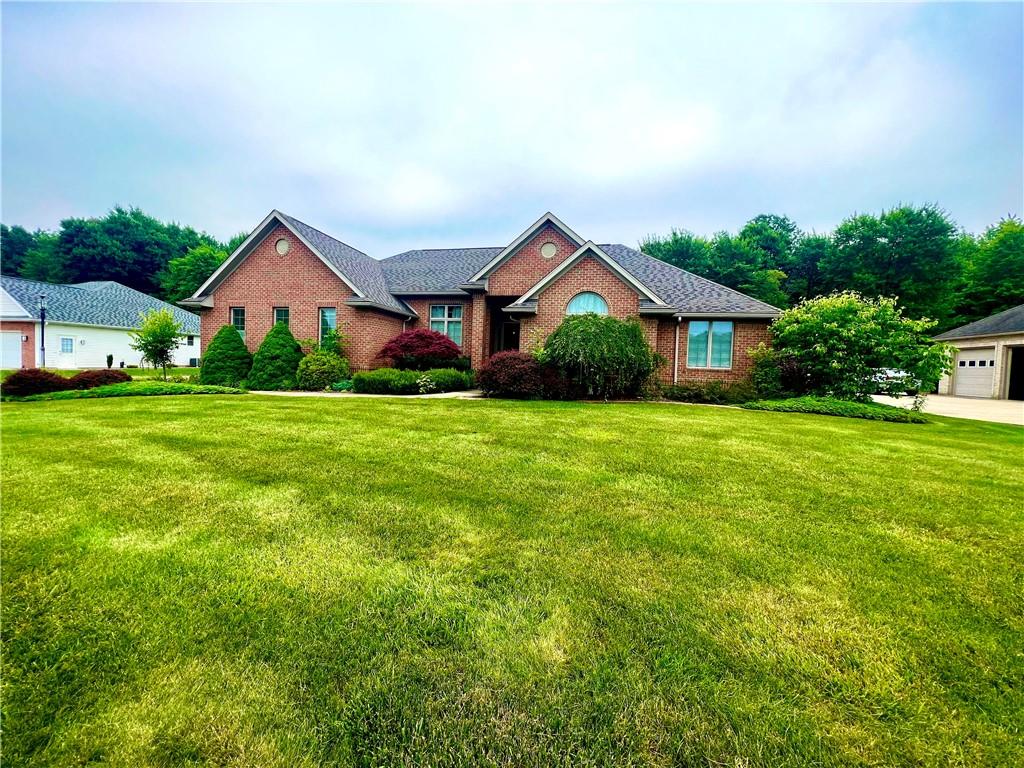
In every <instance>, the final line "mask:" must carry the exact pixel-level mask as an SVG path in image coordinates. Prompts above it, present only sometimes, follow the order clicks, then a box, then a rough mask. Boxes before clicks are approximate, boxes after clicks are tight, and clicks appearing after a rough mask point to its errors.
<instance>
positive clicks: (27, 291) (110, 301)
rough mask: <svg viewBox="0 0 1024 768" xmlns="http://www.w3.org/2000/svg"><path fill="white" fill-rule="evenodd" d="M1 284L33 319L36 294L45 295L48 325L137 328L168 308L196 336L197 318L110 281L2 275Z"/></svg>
mask: <svg viewBox="0 0 1024 768" xmlns="http://www.w3.org/2000/svg"><path fill="white" fill-rule="evenodd" d="M0 284H2V285H3V288H4V290H5V291H7V292H8V293H9V294H10V295H11V296H12V297H13V298H14V300H15V301H17V302H18V303H19V304H21V306H22V307H24V308H25V311H26V312H28V314H29V315H30V316H31V317H32V318H33V319H36V320H38V319H39V294H41V293H45V294H46V319H47V321H48V322H54V323H80V324H84V325H104V326H109V327H112V328H138V327H139V322H140V318H141V316H142V315H143V314H144V313H146V312H149V311H151V310H157V309H169V310H170V311H171V312H172V313H173V314H174V318H175V320H177V321H178V322H179V323H181V326H182V332H183V333H186V334H189V335H193V336H195V335H198V333H199V316H198V315H194V314H192V313H191V312H186V311H185V310H184V309H181V308H180V307H175V306H174V305H172V304H168V303H167V302H165V301H160V299H154V298H153V297H152V296H148V295H147V294H145V293H141V292H140V291H136V290H134V289H133V288H129V287H128V286H126V285H121V284H120V283H115V282H113V281H111V280H102V281H93V282H88V283H73V284H70V285H69V284H57V283H40V282H37V281H36V280H24V279H22V278H20V277H8V276H7V275H4V276H3V277H2V278H0Z"/></svg>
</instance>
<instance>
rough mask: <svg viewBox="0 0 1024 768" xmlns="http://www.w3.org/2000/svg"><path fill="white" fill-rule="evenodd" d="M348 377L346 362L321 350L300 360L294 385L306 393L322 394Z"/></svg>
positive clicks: (331, 353)
mask: <svg viewBox="0 0 1024 768" xmlns="http://www.w3.org/2000/svg"><path fill="white" fill-rule="evenodd" d="M350 375H351V374H350V372H349V368H348V360H346V359H345V358H343V357H338V356H337V355H336V354H334V353H333V352H328V351H327V350H322V349H321V350H317V351H316V352H311V353H309V354H308V355H306V356H305V357H304V358H302V362H300V363H299V371H298V374H297V376H296V383H297V385H298V388H299V389H302V390H305V391H307V392H322V391H323V390H325V389H328V388H329V387H331V385H333V384H337V383H338V382H339V381H344V380H346V379H348V378H349V376H350Z"/></svg>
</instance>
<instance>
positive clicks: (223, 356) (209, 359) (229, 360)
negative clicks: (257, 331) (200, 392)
mask: <svg viewBox="0 0 1024 768" xmlns="http://www.w3.org/2000/svg"><path fill="white" fill-rule="evenodd" d="M251 368H252V355H251V354H250V353H249V350H248V349H246V348H245V342H244V341H242V337H241V336H240V335H239V334H238V331H237V330H235V327H234V326H232V325H225V326H223V327H222V328H221V329H220V330H219V331H217V335H216V336H214V337H213V338H212V339H211V340H210V346H209V347H207V349H206V354H205V355H204V356H203V360H202V365H201V367H200V368H199V383H200V384H213V385H217V386H222V387H234V386H238V385H239V384H241V383H242V382H243V381H245V379H246V377H247V376H248V375H249V371H250V369H251Z"/></svg>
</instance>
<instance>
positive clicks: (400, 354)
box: [377, 328, 462, 371]
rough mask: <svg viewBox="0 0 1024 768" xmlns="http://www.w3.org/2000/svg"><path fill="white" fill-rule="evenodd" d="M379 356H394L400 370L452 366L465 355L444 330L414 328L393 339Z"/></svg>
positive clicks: (393, 360) (392, 361)
mask: <svg viewBox="0 0 1024 768" xmlns="http://www.w3.org/2000/svg"><path fill="white" fill-rule="evenodd" d="M377 357H378V358H385V357H388V358H391V363H392V365H393V366H394V367H395V368H398V369H399V370H412V371H426V370H430V369H431V368H450V367H452V366H453V364H455V363H456V362H457V361H458V360H459V359H460V358H461V357H462V350H461V349H459V345H458V344H456V343H455V342H454V341H452V340H451V339H449V338H448V337H447V336H445V335H444V334H443V333H438V332H437V331H432V330H430V329H429V328H413V329H412V330H410V331H403V332H402V333H400V334H398V335H397V336H395V338H393V339H391V341H389V342H388V343H387V344H385V345H384V347H383V348H382V349H381V351H380V352H378V353H377Z"/></svg>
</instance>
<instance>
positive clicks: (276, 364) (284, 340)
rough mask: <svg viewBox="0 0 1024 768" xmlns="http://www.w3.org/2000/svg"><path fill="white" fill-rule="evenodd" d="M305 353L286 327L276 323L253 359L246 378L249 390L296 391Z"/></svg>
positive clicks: (284, 324)
mask: <svg viewBox="0 0 1024 768" xmlns="http://www.w3.org/2000/svg"><path fill="white" fill-rule="evenodd" d="M301 361H302V349H301V348H300V347H299V342H297V341H296V340H295V337H294V336H292V332H291V330H290V329H289V328H288V325H287V324H286V323H275V324H274V327H273V328H271V329H270V330H269V331H268V332H267V335H266V336H264V337H263V343H262V344H260V348H259V349H257V350H256V354H255V355H254V356H253V358H252V369H251V370H250V371H249V375H248V376H247V377H246V386H247V387H248V388H249V389H263V390H278V389H294V388H295V374H296V371H297V370H298V368H299V363H300V362H301Z"/></svg>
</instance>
